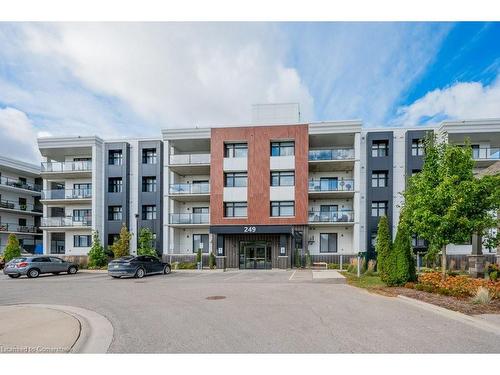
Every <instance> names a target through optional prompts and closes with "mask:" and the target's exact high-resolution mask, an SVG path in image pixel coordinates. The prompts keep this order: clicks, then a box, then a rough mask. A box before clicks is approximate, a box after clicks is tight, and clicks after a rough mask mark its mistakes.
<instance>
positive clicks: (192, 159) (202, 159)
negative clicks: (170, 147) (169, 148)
mask: <svg viewBox="0 0 500 375" xmlns="http://www.w3.org/2000/svg"><path fill="white" fill-rule="evenodd" d="M170 164H171V165H176V164H178V165H183V164H210V154H173V155H170Z"/></svg>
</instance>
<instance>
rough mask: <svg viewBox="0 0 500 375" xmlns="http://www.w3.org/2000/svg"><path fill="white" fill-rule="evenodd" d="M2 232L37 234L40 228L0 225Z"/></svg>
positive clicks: (8, 224) (11, 224)
mask: <svg viewBox="0 0 500 375" xmlns="http://www.w3.org/2000/svg"><path fill="white" fill-rule="evenodd" d="M0 232H20V233H37V232H38V227H35V226H34V225H19V224H13V223H0Z"/></svg>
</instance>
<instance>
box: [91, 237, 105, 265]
mask: <svg viewBox="0 0 500 375" xmlns="http://www.w3.org/2000/svg"><path fill="white" fill-rule="evenodd" d="M107 264H108V256H107V255H106V253H105V252H104V248H103V247H102V245H101V241H100V240H99V232H97V231H96V230H95V231H94V233H92V247H91V248H90V250H89V253H88V268H89V269H96V268H97V269H99V268H103V267H105V266H106V265H107Z"/></svg>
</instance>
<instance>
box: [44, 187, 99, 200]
mask: <svg viewBox="0 0 500 375" xmlns="http://www.w3.org/2000/svg"><path fill="white" fill-rule="evenodd" d="M89 198H92V189H56V190H44V191H42V199H47V200H49V199H89Z"/></svg>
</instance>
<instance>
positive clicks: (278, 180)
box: [271, 171, 295, 186]
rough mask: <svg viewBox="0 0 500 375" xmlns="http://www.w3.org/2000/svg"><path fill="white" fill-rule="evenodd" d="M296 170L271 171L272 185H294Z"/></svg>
mask: <svg viewBox="0 0 500 375" xmlns="http://www.w3.org/2000/svg"><path fill="white" fill-rule="evenodd" d="M294 185H295V172H294V171H283V172H271V186H294Z"/></svg>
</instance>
